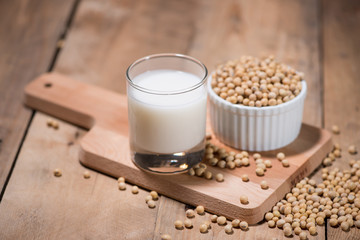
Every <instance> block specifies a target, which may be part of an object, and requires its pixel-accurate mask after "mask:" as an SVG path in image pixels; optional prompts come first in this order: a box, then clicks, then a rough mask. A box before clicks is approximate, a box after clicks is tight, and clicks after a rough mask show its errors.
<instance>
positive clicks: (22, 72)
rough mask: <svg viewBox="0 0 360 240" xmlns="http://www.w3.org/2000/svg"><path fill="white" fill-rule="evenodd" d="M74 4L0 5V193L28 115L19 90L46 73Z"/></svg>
mask: <svg viewBox="0 0 360 240" xmlns="http://www.w3.org/2000/svg"><path fill="white" fill-rule="evenodd" d="M73 4H74V0H66V1H62V0H57V1H46V0H35V1H28V0H14V1H11V3H10V2H8V1H0V36H1V41H0V53H1V58H0V189H2V188H3V186H4V183H5V181H6V178H7V176H8V174H9V171H10V169H11V166H12V164H13V161H14V159H15V155H16V153H17V151H18V148H19V146H20V143H21V139H22V137H23V135H24V132H25V129H26V126H27V124H28V121H29V120H30V116H31V111H30V110H29V109H25V108H24V107H23V103H22V93H21V89H23V88H24V86H25V84H26V83H27V82H29V81H30V80H31V79H32V78H34V77H35V76H37V75H39V74H40V73H43V72H45V71H47V70H48V68H49V66H50V63H51V61H52V58H53V56H54V53H55V48H56V47H55V46H56V42H57V41H58V39H59V37H60V35H61V33H62V32H63V31H64V29H65V24H66V21H67V18H68V15H69V12H70V10H71V8H72V7H73Z"/></svg>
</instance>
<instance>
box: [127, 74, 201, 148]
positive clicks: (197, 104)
mask: <svg viewBox="0 0 360 240" xmlns="http://www.w3.org/2000/svg"><path fill="white" fill-rule="evenodd" d="M201 80H202V79H200V78H199V77H197V76H196V75H193V74H190V73H186V72H181V71H175V70H153V71H148V72H145V73H142V74H140V75H138V76H136V77H135V78H134V79H133V80H132V81H133V83H135V84H136V85H137V86H140V87H142V88H146V89H147V91H150V92H151V91H161V92H169V91H181V90H185V89H188V88H191V87H192V86H194V85H196V84H198V83H200V82H201ZM128 101H129V102H128V104H129V105H128V107H129V124H130V141H131V144H132V146H133V147H134V148H135V149H134V150H135V151H136V152H144V151H145V152H150V153H160V154H161V153H163V154H169V153H176V152H182V151H187V150H189V149H191V148H193V147H195V146H197V145H199V144H200V143H202V141H203V140H204V137H205V123H206V88H205V84H204V85H202V86H200V87H198V88H196V89H195V90H192V91H189V92H186V93H181V94H172V95H159V94H150V93H145V92H142V91H140V90H137V89H135V88H133V87H131V86H128Z"/></svg>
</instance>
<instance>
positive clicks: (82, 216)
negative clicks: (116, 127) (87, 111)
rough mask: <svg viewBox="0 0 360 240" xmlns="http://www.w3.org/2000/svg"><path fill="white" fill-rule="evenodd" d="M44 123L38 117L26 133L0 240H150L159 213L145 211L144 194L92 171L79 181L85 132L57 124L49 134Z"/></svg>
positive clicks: (3, 209)
mask: <svg viewBox="0 0 360 240" xmlns="http://www.w3.org/2000/svg"><path fill="white" fill-rule="evenodd" d="M47 119H48V116H46V115H44V114H41V113H37V114H36V116H35V117H34V120H33V122H32V124H31V127H30V129H29V132H28V135H27V137H26V141H25V143H24V145H23V148H22V150H21V153H20V155H19V160H18V162H17V164H16V167H15V169H14V172H13V177H12V178H11V179H10V182H9V185H8V190H7V191H6V194H5V195H4V198H3V200H2V202H1V204H0V212H1V215H0V239H54V238H55V239H151V238H152V232H153V229H154V227H155V219H156V214H157V211H158V207H156V208H155V209H150V208H148V206H147V205H146V203H145V196H146V195H148V192H147V191H144V190H140V192H139V193H138V194H137V195H134V194H132V193H131V186H130V185H128V186H127V189H126V191H120V190H118V187H117V181H116V179H113V178H109V177H108V176H105V175H103V174H99V173H97V172H94V171H90V174H91V177H90V179H84V178H83V172H84V171H85V170H86V169H85V167H83V166H82V165H81V164H80V163H79V161H78V153H79V144H78V143H79V142H78V141H79V139H81V138H82V137H83V134H84V133H85V131H84V130H79V129H78V128H77V127H74V126H72V125H70V124H67V123H64V122H61V121H60V122H59V125H60V127H59V129H58V130H54V129H53V128H49V127H47ZM55 168H59V169H61V170H62V176H61V177H59V178H57V177H54V175H53V170H54V169H55ZM157 205H158V204H157ZM139 222H140V223H143V224H144V225H143V226H142V227H140V226H141V225H140V224H139Z"/></svg>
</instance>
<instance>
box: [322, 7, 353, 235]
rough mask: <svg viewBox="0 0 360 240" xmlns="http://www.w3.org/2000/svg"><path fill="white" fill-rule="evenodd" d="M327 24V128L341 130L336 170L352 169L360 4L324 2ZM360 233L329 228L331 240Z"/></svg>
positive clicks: (325, 40) (325, 81)
mask: <svg viewBox="0 0 360 240" xmlns="http://www.w3.org/2000/svg"><path fill="white" fill-rule="evenodd" d="M322 6H323V23H324V36H323V39H324V103H325V105H324V107H325V111H324V112H325V127H326V128H328V129H331V126H332V125H333V124H336V125H338V126H339V127H340V130H341V133H340V135H334V136H333V137H334V141H335V142H338V143H340V145H341V147H342V148H343V151H342V158H341V159H338V160H337V161H336V162H335V164H334V167H338V168H340V169H348V168H349V167H350V166H349V165H348V162H349V160H350V159H356V160H358V159H359V158H360V157H359V154H357V155H355V156H354V155H350V154H349V153H348V151H347V149H348V146H349V145H351V144H354V145H355V146H356V147H357V148H358V151H359V149H360V94H359V92H360V84H359V83H360V81H359V77H358V75H359V66H360V49H359V43H360V29H359V23H360V15H359V12H360V2H359V1H330V2H329V1H322ZM359 238H360V230H359V229H356V228H352V229H351V230H350V232H348V233H347V232H343V231H342V230H341V229H339V228H332V227H331V226H330V225H329V224H328V239H359Z"/></svg>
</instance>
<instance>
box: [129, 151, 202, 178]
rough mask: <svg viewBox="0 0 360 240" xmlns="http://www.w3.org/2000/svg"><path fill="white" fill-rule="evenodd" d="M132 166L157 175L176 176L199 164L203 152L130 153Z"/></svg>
mask: <svg viewBox="0 0 360 240" xmlns="http://www.w3.org/2000/svg"><path fill="white" fill-rule="evenodd" d="M132 156H133V157H132V160H133V162H134V164H135V165H136V166H137V167H139V168H140V169H142V170H145V171H147V172H151V173H158V174H176V173H183V172H186V171H188V170H189V169H190V168H192V167H193V166H194V165H196V164H198V163H200V162H201V161H202V159H203V156H204V150H201V151H197V152H179V153H174V154H148V153H139V152H133V153H132Z"/></svg>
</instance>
